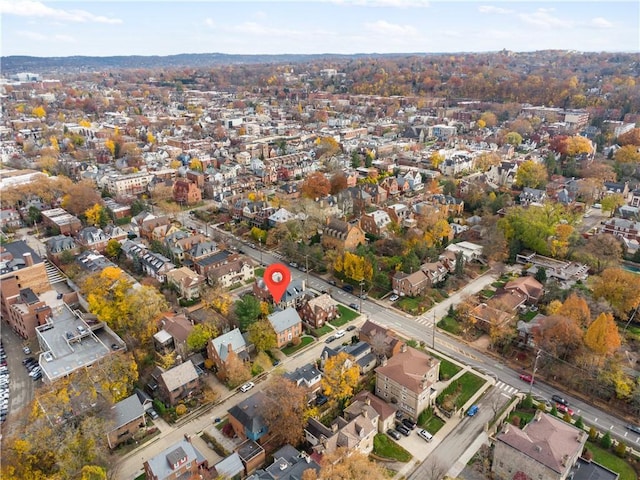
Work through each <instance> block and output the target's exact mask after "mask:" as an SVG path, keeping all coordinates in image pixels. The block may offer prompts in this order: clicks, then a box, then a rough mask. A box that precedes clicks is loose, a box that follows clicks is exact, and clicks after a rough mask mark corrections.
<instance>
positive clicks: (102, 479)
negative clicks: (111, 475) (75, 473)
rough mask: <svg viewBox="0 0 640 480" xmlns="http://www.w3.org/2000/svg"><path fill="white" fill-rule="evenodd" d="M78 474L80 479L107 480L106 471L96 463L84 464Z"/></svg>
mask: <svg viewBox="0 0 640 480" xmlns="http://www.w3.org/2000/svg"><path fill="white" fill-rule="evenodd" d="M80 475H81V476H80V480H107V471H106V470H105V469H104V468H103V467H100V466H98V465H85V466H84V467H82V470H81V471H80Z"/></svg>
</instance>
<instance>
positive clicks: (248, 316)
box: [234, 295, 262, 332]
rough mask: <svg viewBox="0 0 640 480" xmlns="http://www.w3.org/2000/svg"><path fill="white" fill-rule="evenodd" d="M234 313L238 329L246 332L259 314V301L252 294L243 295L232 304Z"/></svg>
mask: <svg viewBox="0 0 640 480" xmlns="http://www.w3.org/2000/svg"><path fill="white" fill-rule="evenodd" d="M234 313H235V314H236V317H238V321H239V322H240V330H242V331H243V332H246V331H247V329H248V328H249V326H250V325H251V324H252V323H254V322H255V321H256V320H258V318H259V317H260V315H261V313H262V312H261V310H260V301H259V300H258V299H256V297H254V296H253V295H245V296H243V297H241V298H240V300H237V301H236V303H235V304H234Z"/></svg>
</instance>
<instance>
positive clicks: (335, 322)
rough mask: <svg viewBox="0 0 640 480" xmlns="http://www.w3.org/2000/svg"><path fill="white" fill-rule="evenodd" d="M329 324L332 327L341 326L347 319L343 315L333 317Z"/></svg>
mask: <svg viewBox="0 0 640 480" xmlns="http://www.w3.org/2000/svg"><path fill="white" fill-rule="evenodd" d="M329 323H330V324H331V325H333V326H334V327H341V326H343V325H346V324H347V323H349V320H347V319H346V318H345V317H344V316H341V317H338V318H335V319H333V320H331V321H330V322H329Z"/></svg>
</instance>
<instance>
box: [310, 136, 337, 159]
mask: <svg viewBox="0 0 640 480" xmlns="http://www.w3.org/2000/svg"><path fill="white" fill-rule="evenodd" d="M315 144H316V148H317V156H318V158H323V157H332V156H334V155H336V154H337V153H339V152H340V150H341V149H342V147H341V146H340V144H339V143H338V142H337V140H336V139H335V138H333V137H318V138H317V139H316V141H315Z"/></svg>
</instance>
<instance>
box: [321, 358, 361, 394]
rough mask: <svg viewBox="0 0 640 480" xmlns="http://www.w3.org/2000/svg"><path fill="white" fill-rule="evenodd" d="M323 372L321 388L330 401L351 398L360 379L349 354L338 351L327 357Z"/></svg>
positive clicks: (357, 369)
mask: <svg viewBox="0 0 640 480" xmlns="http://www.w3.org/2000/svg"><path fill="white" fill-rule="evenodd" d="M323 373H324V375H323V377H322V381H321V383H322V390H323V392H324V394H325V395H326V396H327V397H329V399H330V400H331V402H332V403H334V404H335V403H338V402H340V403H344V402H345V401H346V400H347V399H349V398H351V396H352V395H353V392H354V389H355V387H356V386H357V385H358V381H359V379H360V369H359V367H358V364H357V363H356V362H355V359H354V358H353V357H352V356H351V355H349V354H347V353H345V352H340V353H338V354H337V355H334V356H333V357H329V358H328V359H327V361H326V363H325V365H324V372H323Z"/></svg>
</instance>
